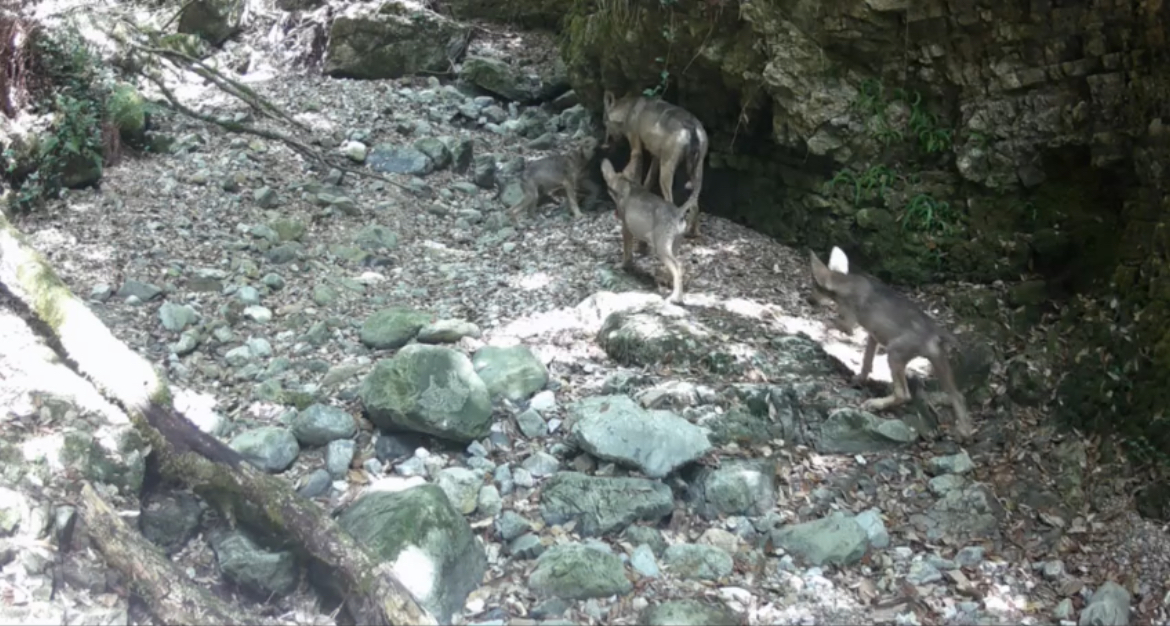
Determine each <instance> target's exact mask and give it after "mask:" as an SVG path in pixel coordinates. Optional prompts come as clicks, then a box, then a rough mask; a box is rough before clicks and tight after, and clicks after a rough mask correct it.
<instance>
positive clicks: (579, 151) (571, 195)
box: [508, 137, 597, 224]
mask: <svg viewBox="0 0 1170 626" xmlns="http://www.w3.org/2000/svg"><path fill="white" fill-rule="evenodd" d="M596 149H597V140H596V139H594V138H592V137H586V138H585V139H583V140H581V142H580V143H579V144H578V145H577V146H576V147H574V148H572V149H570V150H569V151H568V152H566V153H564V154H554V155H551V156H546V157H544V158H540V159H535V160H533V161H529V162H528V163H527V164H525V165H524V171H523V172H522V173H521V174H520V189H521V190H522V191H523V192H524V196H523V197H522V198H520V201H519V202H517V203H516V204H515V206H513V207H512V208H510V209H508V216H509V217H510V218H511V219H512V223H513V224H516V223H518V222H519V217H520V214H521V213H524V214H527V213H528V212H529V211H531V210H532V209H533V208H534V207H535V206H536V205H537V204H538V203H539V201H540V199H541V197H543V196H547V195H549V194H551V193H553V192H555V191H557V190H564V192H565V198H566V199H567V200H568V201H569V210H570V211H572V212H573V217H574V218H579V217H581V209H580V207H579V205H578V204H577V193H578V190H579V188H580V187H581V185H582V184H586V185H592V183H591V182H589V180H588V179H587V178H586V176H585V168H586V167H587V166H588V165H589V160H590V159H592V158H593V152H594V151H595V150H596ZM593 188H596V187H595V186H594V187H593Z"/></svg>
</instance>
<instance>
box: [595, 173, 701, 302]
mask: <svg viewBox="0 0 1170 626" xmlns="http://www.w3.org/2000/svg"><path fill="white" fill-rule="evenodd" d="M601 175H602V176H603V177H604V178H605V186H606V187H608V188H609V195H610V197H611V198H613V202H614V204H615V205H616V206H617V216H618V220H619V221H620V222H621V225H622V265H623V266H624V267H630V266H631V265H633V263H634V241H635V240H637V241H644V242H646V243H647V244H649V246H650V249H651V250H653V251H654V254H655V256H657V257H658V260H660V261H662V264H663V265H665V266H666V269H667V271H668V272H670V278H671V284H672V285H673V289H672V290H671V292H670V297H668V298H667V299H666V301H667V302H681V301H682V285H683V270H682V263H679V262H678V258H677V257H676V256H675V252H676V251H677V250H678V244H679V242H680V241H682V235H683V232H685V231H686V228H687V210H686V209H685V208H682V207H676V206H674V204H672V203H670V202H667V201H666V200H665V199H663V198H660V197H658V196H656V195H654V194H652V193H650V192H649V191H647V190H646V189H644V188H643V187H642V186H640V185H638V183H636V182H634V181H632V180H630V178H629V176H628V174H626V173H619V172H615V171H614V169H613V164H612V163H610V162H609V159H603V160H602V161H601Z"/></svg>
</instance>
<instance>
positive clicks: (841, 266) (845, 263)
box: [829, 246, 849, 274]
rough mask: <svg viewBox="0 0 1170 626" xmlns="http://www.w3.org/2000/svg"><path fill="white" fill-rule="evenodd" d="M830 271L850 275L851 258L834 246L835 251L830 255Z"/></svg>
mask: <svg viewBox="0 0 1170 626" xmlns="http://www.w3.org/2000/svg"><path fill="white" fill-rule="evenodd" d="M829 269H830V270H832V271H834V272H840V273H842V274H848V273H849V257H847V256H845V251H844V250H842V249H841V248H838V247H837V246H833V251H832V252H830V253H829Z"/></svg>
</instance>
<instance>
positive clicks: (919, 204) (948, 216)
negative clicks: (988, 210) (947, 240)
mask: <svg viewBox="0 0 1170 626" xmlns="http://www.w3.org/2000/svg"><path fill="white" fill-rule="evenodd" d="M898 221H899V222H901V223H902V229H903V230H912V231H916V232H920V233H925V234H938V235H943V236H950V235H953V234H955V233H956V232H957V231H958V228H959V216H958V215H956V214H955V212H954V211H953V210H952V209H951V204H950V203H949V202H946V201H945V200H938V199H937V198H935V197H933V196H931V195H929V194H925V193H920V194H918V195H916V196H914V197H913V198H911V199H910V201H909V202H907V203H906V207H905V208H904V209H903V210H902V214H901V215H899V216H898Z"/></svg>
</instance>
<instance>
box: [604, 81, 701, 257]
mask: <svg viewBox="0 0 1170 626" xmlns="http://www.w3.org/2000/svg"><path fill="white" fill-rule="evenodd" d="M604 105H605V113H604V117H605V132H606V142H607V143H608V142H609V140H610V139H613V138H616V137H625V138H626V139H628V140H629V142H630V162H629V164H628V165H626V169H624V170H623V171H622V173H623V174H625V175H626V176H628V177H630V178H631V179H632V180H637V177H638V176H639V175H640V174H641V171H642V169H641V168H642V148H643V146H644V147H645V148H646V150H647V151H649V152H650V155H651V161H650V171H649V172H648V173H647V174H646V181H645V183H644V186H645V187H646V188H647V189H649V188H650V185H652V184H653V180H654V178H655V177H657V178H658V184H659V189H661V191H662V197H663V198H665V199H666V201H667V202H669V203H671V204H674V172H675V169H677V168H678V166H679V163H681V162H683V161H684V160H685V161H686V165H687V175H688V176H689V177H690V181H689V182H688V183H687V188H689V189H690V190H691V195H690V197H689V198H687V201H686V202H684V203H683V210H684V214H685V215H686V216H687V231H686V232H687V236H688V237H697V236H698V235H699V192H700V191H702V189H703V161H704V160H706V158H707V148H708V141H707V131H706V130H704V129H703V124H702V123H700V122H699V119H698V118H697V117H695V116H694V115H693V114H692V113H691V112H690V111H687V110H686V109H684V108H682V107H679V106H675V105H673V104H670V103H669V102H665V101H663V100H657V99H650V98H646V97H643V96H626V97H624V98H622V99H620V100H618V99H616V98H615V97H614V95H613V93H612V92H609V91H607V92H605V101H604Z"/></svg>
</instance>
